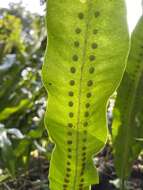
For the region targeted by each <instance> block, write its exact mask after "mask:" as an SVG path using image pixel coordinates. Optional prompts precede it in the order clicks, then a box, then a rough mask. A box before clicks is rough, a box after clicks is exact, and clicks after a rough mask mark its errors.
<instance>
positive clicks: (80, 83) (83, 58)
mask: <svg viewBox="0 0 143 190" xmlns="http://www.w3.org/2000/svg"><path fill="white" fill-rule="evenodd" d="M89 2H91V1H89V0H88V2H87V6H88V15H87V19H86V29H85V34H84V35H85V36H84V46H83V55H82V62H81V72H80V81H79V93H78V111H77V128H76V129H77V130H76V141H75V142H76V154H75V155H76V159H75V177H74V183H73V189H74V190H76V184H77V181H78V180H77V178H78V157H79V156H78V155H79V126H80V114H81V100H82V82H83V71H84V66H85V63H86V51H87V43H88V30H89V16H90V14H89V13H90V9H91V3H89Z"/></svg>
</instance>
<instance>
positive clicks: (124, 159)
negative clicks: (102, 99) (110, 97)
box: [112, 16, 143, 189]
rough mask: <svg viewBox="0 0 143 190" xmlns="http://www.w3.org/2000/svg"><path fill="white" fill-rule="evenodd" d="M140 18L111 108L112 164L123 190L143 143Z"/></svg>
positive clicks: (142, 29)
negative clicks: (113, 163)
mask: <svg viewBox="0 0 143 190" xmlns="http://www.w3.org/2000/svg"><path fill="white" fill-rule="evenodd" d="M142 89H143V16H142V17H141V18H140V20H139V22H138V24H137V26H136V28H135V29H134V31H133V33H132V36H131V50H130V53H129V57H128V62H127V68H126V71H125V74H124V77H123V80H122V83H121V85H120V88H119V90H118V96H117V99H116V104H115V108H114V121H113V125H112V128H113V141H114V149H115V165H116V171H117V174H118V176H119V177H120V178H121V181H122V187H121V189H124V180H125V179H126V178H127V177H128V176H129V174H130V171H131V166H132V164H133V161H134V160H135V159H136V158H137V156H138V154H139V153H140V151H141V150H142V147H143V142H142V141H140V138H143V117H142V114H143V105H142V102H143V91H142Z"/></svg>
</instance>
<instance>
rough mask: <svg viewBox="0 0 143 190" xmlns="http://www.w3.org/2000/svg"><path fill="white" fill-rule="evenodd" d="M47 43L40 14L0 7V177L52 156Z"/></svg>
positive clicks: (15, 172) (14, 173)
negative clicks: (44, 66)
mask: <svg viewBox="0 0 143 190" xmlns="http://www.w3.org/2000/svg"><path fill="white" fill-rule="evenodd" d="M45 46H46V31H45V27H44V19H43V16H40V15H38V14H32V13H30V12H28V11H26V10H25V8H24V7H23V6H22V5H21V4H10V8H9V9H5V8H1V9H0V50H1V51H0V182H2V181H4V180H5V179H6V178H8V177H9V176H13V177H16V176H18V174H19V172H21V170H22V171H23V170H24V171H26V170H27V169H28V167H29V162H30V158H31V157H32V156H33V157H34V156H37V155H39V154H40V155H42V156H45V157H48V158H49V157H50V149H51V147H52V145H51V144H50V143H49V140H48V136H47V132H46V131H45V128H44V124H43V116H44V111H45V104H46V103H45V102H46V101H45V97H46V96H47V94H46V92H45V89H44V87H43V86H42V83H41V76H40V75H41V67H42V62H43V53H44V50H45ZM47 149H48V150H49V151H47Z"/></svg>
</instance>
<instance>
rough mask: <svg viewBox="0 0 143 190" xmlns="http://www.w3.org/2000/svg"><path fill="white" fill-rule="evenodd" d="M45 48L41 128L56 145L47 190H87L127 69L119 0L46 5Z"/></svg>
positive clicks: (94, 178) (125, 32)
mask: <svg viewBox="0 0 143 190" xmlns="http://www.w3.org/2000/svg"><path fill="white" fill-rule="evenodd" d="M46 22H47V30H48V46H47V50H46V53H45V62H44V65H43V70H42V77H43V82H44V85H45V87H46V89H47V91H48V104H47V111H46V115H45V125H46V127H47V129H48V132H49V135H50V137H51V139H52V140H53V142H54V143H55V148H54V151H53V154H52V158H51V163H50V174H49V180H50V189H51V190H87V189H89V188H90V185H91V184H96V183H98V182H99V179H98V174H97V171H96V169H95V167H94V165H93V160H92V158H93V155H95V154H97V153H98V152H99V151H100V150H101V149H102V148H103V147H104V144H105V142H106V140H107V126H106V107H107V103H108V99H109V97H110V96H111V95H112V93H113V92H114V91H115V90H116V88H117V87H118V85H119V82H120V80H121V78H122V75H123V71H124V69H125V65H126V57H127V53H128V47H129V36H128V29H127V22H126V8H125V2H124V0H118V1H113V0H73V1H70V0H66V1H65V0H48V2H47V17H46Z"/></svg>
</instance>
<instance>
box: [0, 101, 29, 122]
mask: <svg viewBox="0 0 143 190" xmlns="http://www.w3.org/2000/svg"><path fill="white" fill-rule="evenodd" d="M29 104H30V101H29V100H27V99H23V100H21V101H20V103H19V104H18V105H17V106H14V107H8V108H5V109H4V110H3V111H1V112H0V121H2V120H4V119H7V118H8V117H9V116H10V115H12V114H14V113H15V112H17V111H18V110H21V109H23V108H24V107H27V106H29Z"/></svg>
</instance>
